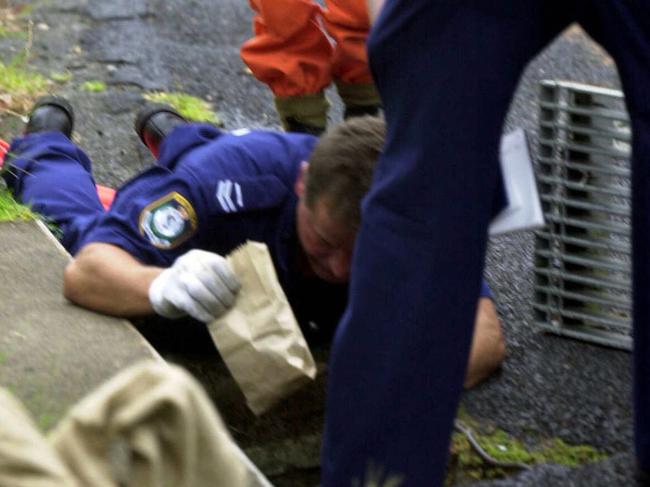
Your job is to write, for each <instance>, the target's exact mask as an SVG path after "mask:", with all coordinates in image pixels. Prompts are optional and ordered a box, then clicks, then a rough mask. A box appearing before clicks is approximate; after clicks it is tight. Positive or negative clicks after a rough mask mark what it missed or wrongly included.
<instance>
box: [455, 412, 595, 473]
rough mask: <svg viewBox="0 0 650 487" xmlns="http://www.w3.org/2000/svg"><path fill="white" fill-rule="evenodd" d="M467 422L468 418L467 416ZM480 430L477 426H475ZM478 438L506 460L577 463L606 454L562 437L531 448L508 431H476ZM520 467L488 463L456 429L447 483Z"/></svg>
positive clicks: (489, 451)
mask: <svg viewBox="0 0 650 487" xmlns="http://www.w3.org/2000/svg"><path fill="white" fill-rule="evenodd" d="M465 422H467V420H465ZM471 429H472V430H474V431H476V430H477V428H476V427H472V428H471ZM475 439H476V441H477V442H478V443H479V445H481V447H482V448H483V449H484V450H485V452H486V453H487V454H488V455H490V456H491V457H492V458H494V459H495V460H497V461H499V462H502V463H522V464H527V465H532V464H536V463H556V464H559V465H566V466H569V467H575V466H577V465H581V464H585V463H591V462H596V461H599V460H602V459H604V458H606V456H607V455H605V454H604V453H602V452H599V451H598V450H596V449H595V448H593V447H592V446H589V445H569V444H567V443H565V442H564V441H562V440H561V439H559V438H552V439H549V440H546V441H543V442H541V443H540V444H539V446H537V447H536V448H527V447H526V446H525V445H524V444H523V443H522V442H521V441H519V440H517V439H516V438H513V437H512V436H510V435H508V434H507V433H505V432H504V431H501V430H495V431H492V432H490V433H487V434H475ZM517 470H518V469H516V468H503V467H495V466H492V465H489V464H487V463H486V462H485V461H484V460H483V459H482V458H481V457H480V456H479V455H478V454H477V453H476V451H475V450H474V449H473V448H472V446H471V445H470V442H469V441H468V440H467V438H466V437H465V435H463V434H461V433H454V434H453V436H452V443H451V455H450V462H449V468H448V475H447V485H452V484H463V483H465V482H470V481H474V480H481V479H493V478H502V477H505V476H507V475H509V474H512V473H514V472H516V471H517Z"/></svg>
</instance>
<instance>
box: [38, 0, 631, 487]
mask: <svg viewBox="0 0 650 487" xmlns="http://www.w3.org/2000/svg"><path fill="white" fill-rule="evenodd" d="M34 3H35V6H36V8H35V10H34V13H33V16H34V19H35V35H34V45H33V49H32V52H33V55H34V60H33V64H34V65H35V66H36V67H37V69H39V70H40V71H41V72H43V73H44V74H46V75H49V74H50V73H51V72H55V71H56V72H61V71H63V70H66V69H67V70H69V71H70V72H72V74H73V78H72V80H71V81H70V82H68V83H67V84H65V85H62V86H61V87H60V88H59V89H58V91H59V92H60V93H62V94H63V95H65V96H67V97H68V98H69V99H70V100H71V101H72V103H73V104H74V106H75V107H76V109H77V114H78V118H77V141H78V142H79V143H80V144H81V146H82V147H83V148H84V149H85V150H86V151H87V152H88V153H89V154H90V155H91V156H92V158H93V160H94V164H95V174H96V178H97V181H98V182H99V183H103V184H109V185H116V184H119V183H120V182H122V181H124V180H126V179H128V178H129V177H130V176H131V175H133V174H135V173H136V172H138V171H139V170H140V169H142V168H143V167H145V166H146V165H147V164H149V163H150V162H151V157H150V156H149V155H148V154H147V152H146V151H145V150H144V149H143V147H142V146H141V144H140V143H139V141H138V139H137V137H136V136H135V134H134V132H133V129H132V123H133V117H134V114H135V113H136V111H137V109H138V108H139V107H140V106H142V103H143V99H142V97H141V95H142V93H143V92H144V91H148V90H166V91H170V90H175V91H185V92H188V93H191V94H193V95H195V96H199V97H201V98H204V99H206V100H209V101H210V102H211V103H213V105H214V107H215V108H216V109H217V111H218V113H219V115H220V117H221V119H222V120H223V121H224V123H225V126H226V128H228V129H233V128H238V127H242V126H248V127H270V128H277V127H278V119H277V117H276V115H275V113H274V110H273V106H272V100H271V96H270V93H269V92H268V90H267V89H266V88H265V87H264V86H262V85H261V84H260V83H258V82H257V81H256V80H255V79H254V78H252V77H251V76H250V75H249V74H247V72H246V70H245V67H244V65H243V63H242V62H241V60H240V58H239V52H238V51H239V46H240V44H241V42H243V41H244V40H245V39H246V38H248V36H249V32H250V20H251V13H250V12H249V10H248V6H247V2H241V1H237V0H218V1H211V0H164V1H163V0H149V1H147V0H129V1H127V0H113V1H111V2H106V1H103V0H58V1H42V2H34ZM495 69H498V67H495ZM546 78H553V79H567V80H573V81H579V82H583V83H593V84H598V85H602V86H608V87H618V86H619V81H618V77H617V74H616V70H615V67H614V65H613V63H612V62H611V60H610V59H609V58H608V57H607V56H606V55H605V54H604V53H603V52H602V51H601V50H600V49H599V48H598V47H596V46H595V45H594V44H592V43H591V42H590V41H589V39H588V38H587V37H586V36H585V35H584V34H582V32H581V31H580V30H579V29H577V28H573V29H570V30H569V31H567V32H566V33H565V34H564V35H563V36H562V37H561V38H559V39H558V40H557V41H556V42H554V43H553V44H552V45H551V46H550V47H549V48H548V49H546V50H545V51H544V52H543V53H541V55H540V56H538V57H537V59H535V60H534V62H532V63H531V65H530V66H529V68H528V69H527V70H526V72H525V74H524V76H523V78H522V82H521V84H520V87H519V89H518V91H517V93H516V96H515V98H514V100H513V104H512V109H511V112H510V114H509V117H508V120H507V123H506V128H508V129H510V128H514V127H524V128H526V129H527V131H528V132H529V134H530V135H531V136H532V137H531V138H532V140H533V146H534V139H535V133H536V129H535V127H536V121H537V120H536V119H537V104H536V100H537V86H538V83H539V81H540V80H542V79H546ZM86 80H103V81H105V82H106V83H107V84H108V87H109V88H108V90H106V91H104V92H102V93H89V92H86V91H83V90H81V89H80V86H81V85H82V83H83V82H84V81H86ZM332 98H333V101H334V103H335V108H334V110H333V111H332V118H333V119H334V120H336V119H338V118H339V117H340V103H339V102H338V101H337V100H336V98H335V96H334V95H333V96H332ZM533 149H534V147H533ZM533 245H534V242H533V236H532V234H530V233H522V234H518V235H514V236H506V237H500V238H497V239H493V240H492V241H491V242H490V248H489V252H488V259H487V267H486V274H487V279H488V281H489V282H490V284H491V286H492V288H493V290H494V293H495V296H496V299H497V303H498V310H499V314H500V316H501V318H502V320H503V323H504V327H505V332H506V335H507V345H508V358H507V360H506V363H505V365H504V367H503V369H502V371H501V372H500V373H499V374H497V375H496V376H495V377H494V378H492V379H491V380H489V381H488V382H487V383H485V384H483V385H481V386H479V387H478V388H476V389H475V390H473V391H471V392H469V393H467V394H466V396H465V398H464V401H463V407H464V409H465V411H466V412H467V413H468V414H469V415H471V416H472V417H474V418H476V419H477V420H478V421H479V422H480V423H481V424H485V425H494V426H498V427H499V428H502V429H504V430H506V431H508V432H510V433H512V434H514V435H516V436H517V437H519V438H521V439H523V440H525V441H526V442H527V443H529V444H531V445H535V444H538V442H539V441H541V440H542V439H544V438H549V437H559V438H562V439H563V440H565V441H567V442H570V443H580V444H590V445H593V446H595V447H596V448H598V449H600V450H603V451H605V452H607V453H609V454H613V456H612V457H611V458H609V459H608V460H606V461H603V462H601V463H599V464H596V465H590V466H585V467H582V468H577V469H568V468H565V467H558V466H552V465H544V466H539V467H537V468H535V469H534V470H532V471H529V472H526V473H524V474H521V475H519V476H518V477H513V478H511V479H506V480H502V481H495V482H492V483H483V484H480V485H495V486H524V485H531V486H532V485H536V486H545V485H548V486H558V485H575V486H601V485H602V486H605V485H607V486H619V485H620V486H623V485H633V481H632V477H631V473H630V472H631V470H632V460H631V455H630V453H629V451H628V448H629V445H630V444H631V438H632V414H631V402H630V394H631V389H630V371H629V367H630V363H629V360H630V355H629V354H628V353H626V352H621V351H615V350H610V349H606V348H602V347H597V346H593V345H587V344H584V343H580V342H576V341H571V340H567V339H564V338H558V337H553V336H548V335H545V334H542V333H540V332H539V330H537V329H535V328H534V327H533V326H532V324H531V323H532V320H531V306H530V303H531V299H532V269H531V267H532V251H533ZM198 335H199V336H200V335H201V334H200V333H198ZM188 340H189V341H192V338H189V339H188ZM197 340H199V339H197ZM195 341H196V340H195ZM199 348H200V347H199ZM193 356H194V355H193ZM202 360H203V359H200V358H198V359H194V358H192V359H189V362H187V361H186V363H189V366H190V369H191V370H192V371H194V372H195V373H199V374H201V375H202V376H203V380H204V383H206V384H207V386H208V388H209V390H211V391H214V390H215V389H214V387H216V386H214V383H220V380H217V379H211V378H210V372H209V371H208V369H210V368H211V365H210V364H212V359H210V360H208V361H207V365H206V363H204V362H202ZM211 384H212V385H211ZM318 387H320V388H322V383H320V385H319V386H318ZM306 396H307V398H306V399H305V398H304V396H302V397H303V400H305V401H307V402H309V401H311V402H312V403H315V402H319V401H321V400H322V393H319V392H313V393H310V394H307V395H306ZM308 410H309V412H310V417H311V420H310V421H308V422H307V423H308V424H307V425H302V426H301V428H303V430H302V431H305V430H307V431H308V432H309V433H310V434H312V433H313V432H314V430H315V429H316V430H317V429H318V425H320V423H321V422H322V417H321V415H322V407H313V408H311V409H309V408H308ZM281 419H283V418H280V419H278V418H275V420H276V421H280V420H281ZM284 419H286V418H284ZM251 421H253V420H252V419H251V418H250V417H249V416H245V417H243V419H241V420H240V421H239V422H237V428H243V429H244V430H246V428H248V427H249V426H250V422H251ZM271 423H273V421H271ZM231 424H232V423H231ZM247 425H249V426H247ZM276 426H277V425H276ZM274 427H275V426H273V427H272V426H268V431H271V430H273V431H275V430H274V429H273V428H274ZM247 431H248V433H250V429H249V430H247ZM235 434H236V436H237V432H235ZM288 436H290V435H289V434H288V433H286V432H285V433H282V434H277V435H276V437H274V438H273V439H274V440H280V439H283V438H286V437H288ZM247 438H248V440H246V439H247ZM255 438H257V437H252V438H251V437H250V436H247V433H246V432H244V434H243V435H239V436H238V439H239V440H240V441H244V442H246V441H248V443H249V444H254V443H255ZM310 468H311V467H310ZM311 475H312V476H313V473H312V474H311ZM283 485H294V484H291V483H289V482H285V483H283ZM295 485H299V484H297V483H296V484H295Z"/></svg>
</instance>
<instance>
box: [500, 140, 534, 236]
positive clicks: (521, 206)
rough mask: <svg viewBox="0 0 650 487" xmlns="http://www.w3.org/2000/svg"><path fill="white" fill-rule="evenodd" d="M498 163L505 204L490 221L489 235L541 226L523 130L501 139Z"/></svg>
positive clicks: (531, 164)
mask: <svg viewBox="0 0 650 487" xmlns="http://www.w3.org/2000/svg"><path fill="white" fill-rule="evenodd" d="M500 165H501V176H502V178H503V187H504V190H505V193H506V200H507V206H506V207H505V208H504V209H503V210H502V211H501V213H499V214H498V215H497V216H496V217H495V218H494V219H493V220H492V223H491V224H490V228H489V234H490V235H498V234H501V233H507V232H514V231H517V230H534V229H537V228H541V227H543V226H544V224H545V223H544V214H543V213H542V205H541V204H540V200H539V193H538V191H537V184H536V182H535V173H534V170H533V163H532V161H531V159H530V151H529V150H528V142H527V140H526V132H524V130H523V129H517V130H515V131H513V132H510V133H509V134H506V135H504V136H503V138H502V139H501V151H500Z"/></svg>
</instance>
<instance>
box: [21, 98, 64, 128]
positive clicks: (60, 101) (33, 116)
mask: <svg viewBox="0 0 650 487" xmlns="http://www.w3.org/2000/svg"><path fill="white" fill-rule="evenodd" d="M73 126H74V111H73V110H72V106H71V105H70V103H68V101H67V100H65V99H64V98H61V97H58V96H44V97H41V98H39V99H38V100H36V103H35V104H34V106H33V108H32V111H31V113H30V115H29V120H28V121H27V125H26V126H25V131H24V133H25V135H27V134H33V133H36V132H61V133H62V134H63V135H65V136H66V137H68V138H70V137H71V136H72V128H73Z"/></svg>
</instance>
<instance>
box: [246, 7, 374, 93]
mask: <svg viewBox="0 0 650 487" xmlns="http://www.w3.org/2000/svg"><path fill="white" fill-rule="evenodd" d="M361 1H364V0H361ZM250 5H251V7H252V9H253V10H254V11H255V12H256V14H257V15H256V16H255V19H254V21H253V29H254V32H255V36H254V37H253V38H252V39H250V40H248V41H247V42H245V43H244V44H243V45H242V48H241V57H242V59H243V60H244V62H245V63H246V64H247V65H248V67H249V68H250V70H251V71H252V72H253V75H254V76H255V77H256V78H257V79H259V80H260V81H262V82H263V83H266V84H267V85H268V86H269V88H271V91H273V94H274V95H275V96H276V97H281V98H284V97H291V96H301V95H311V94H315V93H319V92H321V91H322V90H323V89H324V88H325V87H326V86H327V85H329V84H330V82H331V79H332V78H331V60H332V53H333V47H332V44H331V42H330V41H329V39H328V38H327V37H326V35H325V33H324V32H323V30H322V28H321V16H322V9H321V7H320V6H319V5H317V4H316V3H313V2H312V1H310V0H250Z"/></svg>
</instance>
